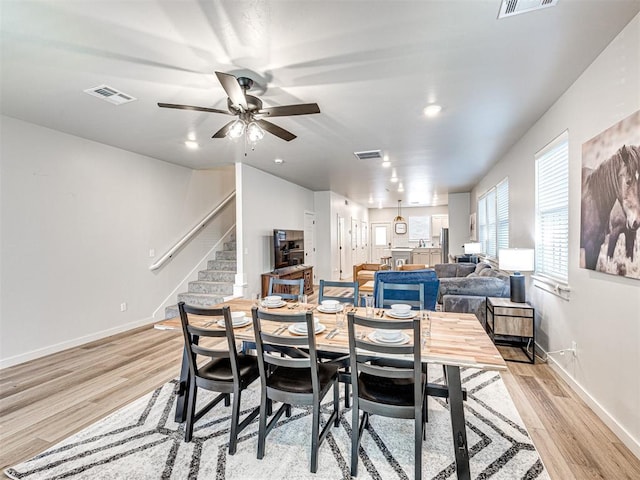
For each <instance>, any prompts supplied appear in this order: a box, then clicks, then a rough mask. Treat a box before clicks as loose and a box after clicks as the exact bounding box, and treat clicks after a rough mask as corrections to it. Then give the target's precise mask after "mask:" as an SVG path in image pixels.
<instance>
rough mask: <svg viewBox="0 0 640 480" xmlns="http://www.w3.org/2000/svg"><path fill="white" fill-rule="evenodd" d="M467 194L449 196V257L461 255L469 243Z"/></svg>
mask: <svg viewBox="0 0 640 480" xmlns="http://www.w3.org/2000/svg"><path fill="white" fill-rule="evenodd" d="M470 198H471V197H470V194H469V193H450V194H449V255H462V254H463V253H464V249H463V248H462V246H463V245H464V244H465V243H468V242H469V199H470Z"/></svg>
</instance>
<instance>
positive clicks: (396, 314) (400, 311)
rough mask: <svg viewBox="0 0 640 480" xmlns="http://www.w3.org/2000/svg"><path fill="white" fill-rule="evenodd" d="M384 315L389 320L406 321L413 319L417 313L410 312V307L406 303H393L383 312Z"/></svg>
mask: <svg viewBox="0 0 640 480" xmlns="http://www.w3.org/2000/svg"><path fill="white" fill-rule="evenodd" d="M384 314H385V315H386V316H387V317H390V318H395V319H400V320H406V319H409V318H413V317H415V316H416V315H418V312H417V311H415V310H411V305H408V304H406V303H394V304H393V305H391V309H390V310H385V312H384Z"/></svg>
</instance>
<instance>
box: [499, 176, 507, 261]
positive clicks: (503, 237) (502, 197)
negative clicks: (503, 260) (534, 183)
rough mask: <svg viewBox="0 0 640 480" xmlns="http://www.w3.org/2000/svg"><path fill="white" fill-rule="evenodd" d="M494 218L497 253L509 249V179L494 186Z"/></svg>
mask: <svg viewBox="0 0 640 480" xmlns="http://www.w3.org/2000/svg"><path fill="white" fill-rule="evenodd" d="M496 217H497V244H498V252H499V251H500V249H502V248H509V179H508V178H505V179H504V180H503V181H501V182H500V183H499V184H498V185H497V186H496Z"/></svg>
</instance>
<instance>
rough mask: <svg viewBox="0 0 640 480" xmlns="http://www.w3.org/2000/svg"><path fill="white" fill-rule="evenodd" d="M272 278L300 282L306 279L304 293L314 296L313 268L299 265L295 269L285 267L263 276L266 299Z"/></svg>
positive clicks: (263, 290) (263, 291)
mask: <svg viewBox="0 0 640 480" xmlns="http://www.w3.org/2000/svg"><path fill="white" fill-rule="evenodd" d="M271 277H275V278H282V279H286V280H298V279H300V278H304V293H306V294H307V295H312V294H313V267H306V266H304V265H297V266H295V267H285V268H280V269H278V270H275V271H273V272H267V273H263V274H262V296H263V297H266V296H267V293H268V291H269V279H270V278H271Z"/></svg>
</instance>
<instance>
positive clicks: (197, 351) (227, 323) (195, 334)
mask: <svg viewBox="0 0 640 480" xmlns="http://www.w3.org/2000/svg"><path fill="white" fill-rule="evenodd" d="M178 311H179V312H180V323H181V324H182V334H183V336H184V345H185V349H186V352H187V360H188V362H189V373H190V375H191V377H192V378H196V377H197V371H198V368H197V357H198V355H202V356H205V357H210V358H212V359H213V358H228V359H229V362H230V364H231V372H232V373H233V376H234V379H235V380H238V379H239V378H240V374H239V369H238V358H237V357H238V351H237V349H236V340H235V335H234V333H233V320H232V318H231V308H230V307H228V306H225V307H222V308H202V307H194V306H190V305H186V304H185V303H184V302H180V303H178ZM189 316H191V317H192V318H193V317H204V318H207V319H211V320H209V321H211V322H217V321H219V320H224V329H220V328H213V329H208V328H204V327H197V326H195V325H192V324H191V323H190V322H189ZM201 337H209V338H225V337H226V339H227V342H226V345H218V348H215V347H204V346H201V345H200V344H199V343H200V338H201Z"/></svg>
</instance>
